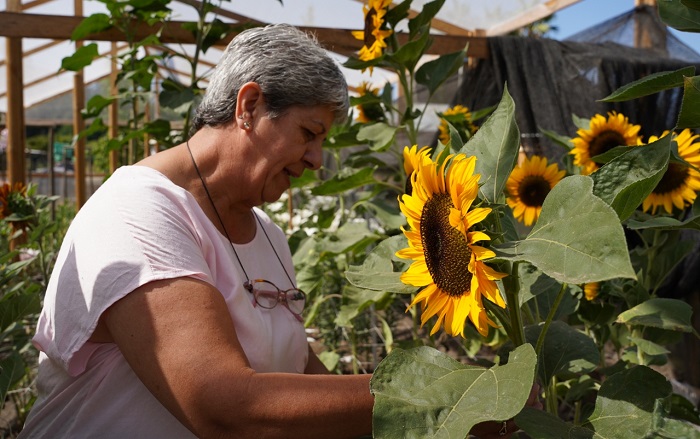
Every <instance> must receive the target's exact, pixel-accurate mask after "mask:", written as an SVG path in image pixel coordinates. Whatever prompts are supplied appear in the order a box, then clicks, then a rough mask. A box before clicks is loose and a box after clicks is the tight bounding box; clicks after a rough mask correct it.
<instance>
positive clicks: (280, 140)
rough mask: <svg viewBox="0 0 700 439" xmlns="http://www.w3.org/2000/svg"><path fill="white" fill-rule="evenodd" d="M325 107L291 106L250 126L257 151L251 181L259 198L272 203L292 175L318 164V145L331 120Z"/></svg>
mask: <svg viewBox="0 0 700 439" xmlns="http://www.w3.org/2000/svg"><path fill="white" fill-rule="evenodd" d="M334 116H335V115H334V113H333V111H331V109H330V108H329V107H327V106H314V107H301V106H298V107H292V108H290V109H289V110H288V111H287V112H286V113H285V114H284V115H282V116H280V117H278V118H276V119H268V118H267V117H262V118H260V119H258V121H256V123H255V126H254V127H253V131H254V138H255V145H254V148H256V151H258V152H259V157H258V159H257V163H258V165H257V166H255V168H254V172H255V175H254V176H253V178H254V181H255V182H256V186H257V184H259V185H260V186H259V187H260V188H261V191H262V192H261V201H262V202H268V203H269V202H273V201H277V200H278V199H279V197H280V196H281V195H282V193H284V191H286V190H287V189H288V188H289V186H290V184H291V181H290V178H291V177H299V176H301V174H303V173H304V170H305V169H306V168H310V169H318V168H319V167H320V166H321V160H322V149H321V145H322V144H323V141H324V140H325V138H326V136H327V134H328V130H329V129H330V127H331V124H332V123H333V119H334Z"/></svg>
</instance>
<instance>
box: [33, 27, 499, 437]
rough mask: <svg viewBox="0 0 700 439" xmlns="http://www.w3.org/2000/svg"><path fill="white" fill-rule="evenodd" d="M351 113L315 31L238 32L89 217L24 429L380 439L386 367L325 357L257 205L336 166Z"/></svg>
mask: <svg viewBox="0 0 700 439" xmlns="http://www.w3.org/2000/svg"><path fill="white" fill-rule="evenodd" d="M347 112H348V96H347V85H346V83H345V80H344V78H343V75H342V73H341V72H340V70H339V68H338V67H337V65H336V64H335V62H334V61H333V60H332V59H331V58H330V57H328V55H327V54H326V53H325V51H324V50H323V49H322V48H321V47H320V46H318V45H317V43H316V42H315V41H314V40H313V39H312V38H310V37H309V36H307V35H306V34H304V33H302V32H300V31H299V30H297V29H295V28H294V27H291V26H287V25H275V26H268V27H264V28H256V29H251V30H247V31H245V32H242V33H241V34H239V35H238V36H237V37H236V38H235V39H234V40H233V41H232V42H231V44H230V45H229V47H228V48H227V49H226V51H225V53H224V54H223V58H222V60H221V61H220V63H219V65H218V67H217V69H216V71H215V72H214V74H213V76H212V78H211V82H210V83H209V86H208V89H207V92H206V95H205V97H204V99H203V101H202V102H201V105H200V106H199V108H198V110H197V113H196V115H195V118H194V128H195V131H196V132H195V134H194V135H193V136H192V137H191V138H190V139H189V141H187V142H185V143H183V144H181V145H179V146H176V147H174V148H172V149H169V150H167V151H163V152H161V153H159V154H156V155H155V156H152V157H149V158H147V159H145V160H143V161H141V162H140V163H138V164H137V165H135V166H125V167H122V168H120V169H118V170H117V171H116V172H115V173H114V175H113V176H112V177H111V178H110V179H109V180H108V181H107V182H106V183H105V184H104V185H103V186H102V187H101V188H100V189H99V190H98V191H97V192H96V193H95V194H94V195H93V196H92V197H91V198H90V200H89V201H88V202H87V203H86V204H85V206H84V207H83V208H82V209H81V210H80V212H79V213H78V215H77V216H76V217H75V220H74V221H73V223H72V225H71V228H70V230H69V231H68V233H67V235H66V238H65V241H64V243H63V246H62V248H61V251H60V254H59V256H58V260H57V262H56V266H55V269H54V272H53V275H52V277H51V281H50V283H49V287H48V291H47V293H46V298H45V303H44V309H43V311H42V313H41V317H40V319H39V324H38V331H37V334H36V336H35V338H34V343H35V345H36V346H37V348H38V349H39V350H40V351H41V354H40V365H39V377H38V381H37V386H38V390H39V399H38V400H37V402H36V404H35V406H34V408H33V409H32V411H31V413H30V414H29V417H28V419H27V422H26V425H25V428H24V430H23V431H22V433H21V437H27V438H28V437H52V438H59V437H60V438H120V439H121V438H164V439H165V438H168V439H170V438H190V437H202V438H268V437H269V438H272V437H286V438H293V437H298V438H341V437H357V436H361V435H366V434H369V433H370V432H371V417H372V415H371V414H372V405H373V398H372V395H371V394H370V391H369V379H370V375H352V376H338V375H330V374H328V373H327V372H328V371H327V370H326V369H325V367H324V366H323V364H322V363H321V362H320V361H319V359H318V358H317V357H316V355H315V354H314V353H313V352H312V351H311V350H310V348H309V345H308V343H307V341H306V336H305V332H304V327H303V325H302V319H301V317H300V313H301V311H302V309H303V306H304V294H303V293H302V292H301V291H299V290H297V289H296V285H295V281H294V271H293V266H292V260H291V255H290V252H289V248H288V246H287V242H286V239H285V235H284V234H283V232H282V231H281V230H280V229H279V228H278V227H276V226H275V225H274V224H273V223H272V222H271V220H270V218H268V217H267V216H266V215H265V213H263V211H261V210H260V209H258V208H257V207H256V206H259V205H261V204H262V203H265V202H270V201H275V200H277V199H278V198H279V197H280V195H281V194H282V193H283V192H284V191H285V190H287V189H288V188H289V185H290V178H291V177H297V176H299V175H301V174H302V173H303V172H304V170H305V169H307V168H309V169H318V168H319V166H320V165H321V145H322V143H323V140H324V138H325V136H326V135H327V133H328V131H329V129H330V127H331V124H332V123H333V122H334V121H341V120H344V119H345V118H346V116H347ZM495 431H497V429H496V430H495Z"/></svg>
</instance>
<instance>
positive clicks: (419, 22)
mask: <svg viewBox="0 0 700 439" xmlns="http://www.w3.org/2000/svg"><path fill="white" fill-rule="evenodd" d="M444 3H445V0H435V1H432V2H430V3H426V4H424V5H423V8H422V9H421V11H420V13H419V14H418V15H416V16H415V17H413V18H412V19H410V20H409V21H408V29H409V33H410V36H411V38H414V37H415V36H416V33H417V32H419V31H420V30H421V29H422V28H423V27H424V26H430V22H431V21H432V19H433V18H435V16H436V15H437V13H438V12H440V9H441V8H442V5H443V4H444ZM426 33H427V29H426Z"/></svg>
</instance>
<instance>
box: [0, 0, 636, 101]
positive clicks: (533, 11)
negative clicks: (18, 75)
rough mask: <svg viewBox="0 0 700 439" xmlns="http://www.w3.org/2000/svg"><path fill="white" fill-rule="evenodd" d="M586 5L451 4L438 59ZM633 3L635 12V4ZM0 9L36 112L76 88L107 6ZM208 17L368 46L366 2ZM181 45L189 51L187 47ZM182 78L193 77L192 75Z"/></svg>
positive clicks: (59, 0) (1, 87)
mask: <svg viewBox="0 0 700 439" xmlns="http://www.w3.org/2000/svg"><path fill="white" fill-rule="evenodd" d="M579 1H585V0H490V1H488V2H485V1H483V0H448V1H447V2H446V3H445V5H444V6H443V8H442V9H441V10H440V12H439V13H438V15H437V17H436V19H435V20H434V21H433V24H432V28H433V32H434V33H435V34H436V35H435V37H436V40H435V42H434V43H433V46H432V51H433V52H434V53H436V54H437V53H448V52H454V51H456V50H460V49H461V48H463V47H464V44H465V43H466V42H469V43H470V49H469V55H470V56H473V57H477V58H480V57H486V56H488V54H487V50H486V45H485V44H484V43H483V41H482V40H483V37H486V36H494V35H502V34H506V33H508V32H510V31H513V30H515V29H518V28H520V27H523V26H525V25H527V24H529V23H532V22H534V21H536V20H539V19H541V18H544V17H546V16H548V15H551V14H552V13H554V12H556V11H557V10H560V9H562V8H564V7H567V6H570V5H572V4H574V3H577V2H579ZM629 1H630V8H632V7H633V0H629ZM426 3H428V0H414V1H413V3H412V5H411V6H412V11H413V12H414V13H415V12H417V11H420V10H421V9H422V7H423V5H424V4H426ZM635 3H640V0H635ZM199 6H200V1H199V0H173V2H172V3H171V6H170V7H171V9H172V10H173V19H174V20H175V21H177V22H186V21H193V20H195V19H196V11H195V8H197V7H199ZM81 10H82V12H81ZM0 11H3V12H0V37H3V38H2V39H3V40H5V39H6V37H12V38H21V39H22V49H21V50H22V54H23V66H22V70H23V75H22V82H21V84H22V90H23V105H24V107H32V106H34V105H37V104H40V103H42V102H44V101H46V100H47V99H51V98H52V97H53V96H56V95H59V94H61V93H68V92H70V91H71V90H73V88H74V84H73V75H74V73H73V72H70V71H61V69H60V67H61V60H62V59H63V58H64V57H66V56H69V55H70V54H71V53H73V52H74V51H75V42H72V41H71V40H70V36H71V32H72V30H73V29H74V28H75V27H76V26H77V24H78V23H79V22H80V17H81V16H89V15H91V14H94V13H100V12H106V8H105V6H104V4H103V3H101V2H99V1H95V0H87V1H82V0H32V1H27V0H23V1H21V2H20V1H19V0H0ZM208 18H211V19H213V18H219V19H220V20H222V21H224V22H227V23H231V24H239V23H246V22H251V21H252V22H264V23H281V22H286V23H290V24H293V25H296V26H300V27H304V28H309V30H311V31H314V32H315V33H316V34H317V36H318V38H319V40H320V41H321V42H322V43H323V44H324V45H325V46H326V47H327V48H329V50H330V51H331V52H333V53H335V54H337V56H338V58H339V59H340V60H341V61H342V60H344V58H345V57H347V56H348V55H350V54H352V53H354V52H356V51H357V50H358V49H359V48H360V47H361V42H360V41H358V40H356V39H354V38H353V37H352V35H351V34H350V31H351V30H358V29H361V28H362V26H363V15H362V5H361V1H360V0H283V1H279V0H258V1H242V0H238V1H223V2H221V5H220V7H219V8H217V9H215V11H214V12H212V13H211V14H210V17H208ZM176 27H177V26H170V29H169V32H166V33H165V35H166V36H167V38H164V40H166V41H169V43H170V44H180V43H185V42H187V40H188V38H191V37H189V35H188V34H187V33H186V32H182V31H181V30H179V29H176ZM229 39H230V37H229ZM118 40H123V37H120V35H118V34H116V33H104V34H101V35H99V36H97V37H96V39H95V40H94V41H96V42H97V43H98V45H99V53H100V54H101V55H103V57H102V58H101V59H100V60H97V61H95V62H93V63H92V64H91V65H90V66H89V67H88V68H86V69H85V70H84V72H83V73H84V80H85V82H86V83H90V82H93V81H96V80H98V79H101V78H104V77H106V76H108V75H109V72H110V69H111V63H110V59H109V56H108V55H109V54H110V52H111V50H112V47H111V46H112V44H111V43H112V42H116V43H117V44H116V45H117V50H119V46H122V47H123V45H124V43H120V42H118ZM90 42H91V41H90ZM226 42H227V40H224V41H222V44H221V45H218V46H216V47H214V48H212V49H211V50H209V51H208V52H207V53H206V54H205V58H204V59H203V60H202V61H203V62H202V68H204V69H206V68H211V67H212V66H213V65H214V64H215V63H216V61H217V60H218V59H219V57H220V53H221V52H220V50H221V49H223V47H224V46H225V43H226ZM6 46H7V45H6V44H1V45H0V112H6V111H7V110H8V102H7V92H8V90H7V88H8V81H9V78H8V71H9V70H8V69H10V68H12V63H11V62H10V63H8V61H7V53H6V51H7V48H6ZM180 47H181V48H184V50H187V45H186V44H185V45H184V46H180ZM181 67H182V66H178V65H171V66H163V68H164V69H168V68H169V69H170V71H169V72H168V74H173V73H175V74H178V72H182V71H184V68H181ZM377 70H378V72H377V74H376V75H373V76H372V78H371V80H372V81H374V82H385V81H386V80H387V79H389V75H390V74H389V73H388V72H383V71H381V70H379V69H377ZM203 74H206V72H203ZM347 75H348V84H353V83H359V81H360V80H361V79H360V78H359V75H360V73H359V72H358V71H351V70H347ZM180 76H182V79H183V80H186V75H180ZM365 79H366V78H365Z"/></svg>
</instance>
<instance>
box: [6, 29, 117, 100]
mask: <svg viewBox="0 0 700 439" xmlns="http://www.w3.org/2000/svg"><path fill="white" fill-rule="evenodd" d="M59 42H62V41H59ZM125 47H127V46H126V45H122V46H119V48H118V49H117V50H121V49H123V48H125ZM26 54H27V52H24V55H26ZM107 55H110V53H109V52H105V53H101V54H99V55H98V57H97V58H103V57H105V56H107ZM3 64H4V62H3V63H2V64H0V65H3ZM64 73H65V72H64ZM60 74H61V72H56V71H51V72H50V73H48V74H46V75H44V76H40V77H38V78H36V79H35V80H33V81H31V82H25V83H24V88H25V89H26V88H30V87H34V86H37V85H39V84H41V83H43V82H46V81H48V80H49V79H53V78H55V77H56V76H58V75H60ZM6 95H7V92H1V93H0V98H4V97H5V96H6ZM42 102H44V101H42ZM34 105H36V104H32V106H34Z"/></svg>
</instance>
